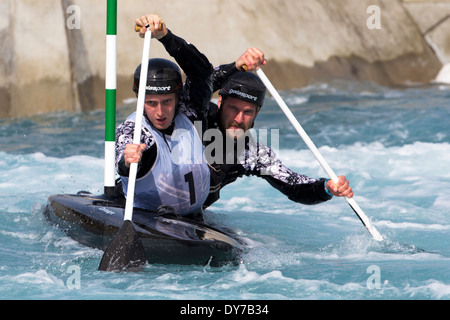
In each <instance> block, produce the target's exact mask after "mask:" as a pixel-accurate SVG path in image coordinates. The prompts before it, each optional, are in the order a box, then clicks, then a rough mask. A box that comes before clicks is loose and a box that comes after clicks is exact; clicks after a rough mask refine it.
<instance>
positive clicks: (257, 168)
mask: <svg viewBox="0 0 450 320" xmlns="http://www.w3.org/2000/svg"><path fill="white" fill-rule="evenodd" d="M240 160H241V163H243V166H244V169H245V171H246V175H255V176H258V177H261V178H263V179H264V180H266V181H267V182H269V184H270V185H271V186H272V187H274V188H276V189H277V190H279V191H280V192H282V193H283V194H285V195H286V196H287V197H288V198H289V199H290V200H292V201H295V202H299V203H302V204H317V203H321V202H324V201H327V200H330V199H331V197H330V196H329V195H328V194H327V193H326V192H325V188H324V182H325V180H326V179H324V178H320V179H315V178H311V177H308V176H306V175H302V174H299V173H296V172H294V171H292V170H291V169H289V168H288V167H286V166H285V165H284V164H283V163H282V162H281V160H280V159H278V158H277V156H276V154H275V152H273V150H272V149H271V148H270V147H268V146H265V145H261V144H250V146H249V148H248V149H247V152H246V156H245V159H240ZM242 161H243V162H242Z"/></svg>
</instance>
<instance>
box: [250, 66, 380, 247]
mask: <svg viewBox="0 0 450 320" xmlns="http://www.w3.org/2000/svg"><path fill="white" fill-rule="evenodd" d="M256 73H257V74H258V76H259V77H260V79H261V81H262V82H263V83H264V85H265V86H266V88H267V90H269V92H270V94H271V95H272V97H273V98H274V99H275V101H276V102H277V103H278V105H279V106H280V108H281V110H283V112H284V113H285V114H286V116H287V118H288V119H289V121H291V123H292V125H293V126H294V128H295V130H297V132H298V134H299V135H300V137H301V138H302V139H303V141H304V142H305V143H306V145H307V146H308V148H309V149H310V150H311V152H312V153H313V154H314V156H315V157H316V159H317V160H318V161H319V163H320V165H321V166H322V168H323V169H324V170H325V172H326V173H327V174H328V176H329V177H330V179H331V180H333V181H334V182H335V183H337V182H338V177H337V175H336V174H335V173H334V171H333V170H332V169H331V167H330V166H329V165H328V163H327V162H326V161H325V159H324V158H323V157H322V155H321V154H320V152H319V150H318V149H317V148H316V146H315V145H314V143H313V142H312V140H311V139H310V138H309V136H308V134H307V133H306V132H305V130H303V128H302V126H301V125H300V123H299V122H298V121H297V119H296V118H295V116H294V115H293V113H292V112H291V110H290V109H289V107H288V106H287V105H286V103H285V102H284V101H283V99H282V98H281V96H280V95H279V94H278V91H277V90H276V89H275V87H274V86H273V85H272V83H271V82H270V81H269V79H268V78H267V76H266V75H265V74H264V72H263V71H262V70H261V68H259V69H257V70H256ZM345 199H346V200H347V202H348V204H349V205H350V206H351V207H352V209H353V211H355V213H356V215H357V216H358V217H359V219H360V220H361V222H362V223H363V225H364V226H365V227H366V228H367V230H368V231H369V233H370V234H371V235H372V237H373V238H374V239H375V240H377V241H382V240H383V237H382V236H381V234H380V233H379V232H378V230H377V229H375V227H374V226H373V225H372V223H371V221H370V220H369V218H368V217H367V216H366V214H365V213H364V212H363V211H362V209H361V208H360V207H359V205H358V204H357V203H356V201H355V200H354V199H353V198H347V197H346V198H345Z"/></svg>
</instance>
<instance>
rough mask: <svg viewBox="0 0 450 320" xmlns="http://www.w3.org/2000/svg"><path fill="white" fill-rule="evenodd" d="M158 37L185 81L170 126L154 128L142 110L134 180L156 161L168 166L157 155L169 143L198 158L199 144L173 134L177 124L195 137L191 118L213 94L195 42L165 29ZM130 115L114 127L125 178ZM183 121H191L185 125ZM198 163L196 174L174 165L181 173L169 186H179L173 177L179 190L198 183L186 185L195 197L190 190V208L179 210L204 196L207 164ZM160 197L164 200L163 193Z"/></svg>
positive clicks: (118, 164)
mask: <svg viewBox="0 0 450 320" xmlns="http://www.w3.org/2000/svg"><path fill="white" fill-rule="evenodd" d="M159 41H160V42H161V43H162V44H163V45H164V47H165V49H166V50H167V52H168V53H169V54H170V55H171V56H172V57H173V58H175V60H176V62H177V63H178V65H179V66H180V67H181V69H182V70H183V71H184V73H185V74H186V81H185V83H184V85H183V89H182V92H181V94H180V101H179V102H178V106H177V111H176V116H175V117H174V121H173V123H172V124H171V126H170V127H169V128H167V129H166V130H163V131H159V130H157V129H156V128H154V127H152V125H151V123H150V121H149V120H148V118H147V117H146V115H145V114H144V118H143V124H144V123H145V125H143V127H142V131H141V143H145V144H146V146H147V148H146V150H145V151H144V152H143V155H142V159H141V161H140V162H139V164H138V173H137V180H140V179H143V178H144V177H145V178H147V179H149V178H148V177H149V172H150V171H154V170H155V168H156V165H162V166H163V167H164V168H163V167H161V168H159V169H158V170H160V171H159V172H160V173H161V172H162V171H164V170H166V169H167V166H168V163H162V162H161V159H162V158H161V157H160V155H161V154H162V153H161V150H160V149H162V148H165V149H166V150H165V151H168V150H170V149H171V147H172V148H173V147H175V149H177V148H178V150H179V151H180V152H185V151H186V152H191V151H192V150H195V152H197V154H196V158H198V156H199V148H194V149H193V148H192V146H191V145H190V146H189V147H190V149H188V144H187V143H186V141H184V142H183V143H180V141H179V140H175V139H176V138H174V135H175V136H176V135H177V134H178V133H177V132H176V131H177V129H178V128H180V129H182V131H185V132H184V133H185V134H186V136H184V137H188V135H190V137H191V138H196V139H197V140H198V139H199V137H198V136H197V134H196V133H195V134H194V130H195V129H194V126H193V125H192V122H194V121H195V120H197V119H200V120H203V119H204V118H205V117H204V112H205V110H206V109H207V107H208V104H209V101H210V100H211V96H212V82H211V76H212V72H213V68H212V65H211V63H210V62H209V61H208V59H207V58H206V56H204V55H203V54H202V53H200V52H199V51H198V50H197V48H196V47H195V46H194V45H192V44H189V43H187V42H186V41H184V40H183V39H181V38H180V37H177V36H176V35H174V34H173V33H172V32H171V31H170V30H168V33H167V35H166V36H165V37H163V38H162V39H160V40H159ZM133 119H134V118H133V116H131V117H130V118H128V119H127V120H125V121H124V122H123V123H122V124H121V125H119V126H118V128H117V129H116V169H117V172H118V174H119V175H120V176H121V179H122V180H126V179H127V177H128V175H129V168H128V167H127V166H126V165H125V160H124V157H123V151H124V150H125V146H126V145H127V144H129V143H133V132H134V126H135V123H134V120H133ZM187 120H188V121H187ZM186 121H187V122H191V123H190V124H189V125H188V124H187V122H186ZM160 138H162V139H163V140H164V139H165V140H164V143H161V139H160ZM169 140H170V142H169ZM198 141H199V140H198ZM198 141H194V140H192V141H191V144H192V143H193V144H194V145H195V144H196V143H197V142H198ZM171 144H173V146H171ZM200 154H201V153H200ZM171 156H172V154H171ZM180 162H181V159H180V161H179V162H178V163H173V164H174V165H176V166H179V165H180ZM171 163H172V158H171ZM201 166H202V168H201V169H199V170H200V171H199V172H201V174H202V175H200V174H197V175H196V174H194V171H193V173H192V176H191V175H190V174H189V172H188V171H189V170H188V169H187V168H186V167H183V168H181V167H178V168H176V170H178V172H179V173H180V174H182V176H179V177H176V179H175V177H174V180H172V181H171V183H172V185H171V187H173V188H176V189H178V188H179V186H178V185H176V182H175V181H181V182H182V183H183V188H181V189H180V190H184V191H186V189H184V188H185V187H191V188H192V185H197V184H198V189H195V190H192V189H189V190H190V191H194V192H195V201H194V197H193V193H190V195H189V203H193V204H192V205H190V207H189V208H184V207H183V208H184V209H182V212H177V213H178V214H182V215H183V214H186V213H188V212H191V211H192V210H194V209H195V208H197V207H198V205H199V203H200V202H201V201H202V199H203V198H204V197H203V194H202V189H203V187H204V186H205V183H208V184H209V181H208V179H207V178H208V177H207V176H206V175H205V171H204V169H205V168H207V164H206V163H202V164H201ZM196 172H197V171H196ZM154 173H155V174H156V171H154ZM155 174H154V175H155ZM194 178H195V179H199V178H200V179H206V180H205V181H206V182H205V181H201V182H200V181H196V180H194ZM122 185H123V186H124V185H125V184H124V183H122ZM140 187H141V185H140ZM138 189H139V188H138V186H137V185H136V192H139V191H140V190H138ZM155 190H156V189H155ZM167 190H168V189H167ZM124 191H126V190H124ZM145 192H148V190H145V191H144V193H145ZM125 195H126V192H125ZM166 196H167V194H166V195H165V196H164V197H165V199H166ZM161 200H164V199H163V198H162V196H161ZM166 200H167V199H166ZM161 202H163V201H161ZM139 203H140V205H141V206H145V209H152V210H153V209H154V206H153V205H151V207H148V206H149V203H148V202H147V201H144V200H142V201H141V200H139ZM164 204H166V203H164ZM167 204H168V203H167ZM172 204H173V203H172ZM180 208H181V207H180Z"/></svg>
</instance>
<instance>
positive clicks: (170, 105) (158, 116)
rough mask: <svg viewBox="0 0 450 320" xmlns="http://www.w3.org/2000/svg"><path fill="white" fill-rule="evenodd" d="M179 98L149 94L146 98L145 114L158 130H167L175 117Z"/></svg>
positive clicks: (172, 94) (169, 95)
mask: <svg viewBox="0 0 450 320" xmlns="http://www.w3.org/2000/svg"><path fill="white" fill-rule="evenodd" d="M176 104H177V97H176V94H175V93H170V94H155V95H151V94H147V95H146V96H145V106H144V107H145V114H146V115H147V117H148V119H149V120H150V121H151V123H152V124H153V126H154V127H155V128H156V129H158V130H164V129H167V128H168V127H169V126H170V124H171V123H172V120H173V117H174V116H175V110H176Z"/></svg>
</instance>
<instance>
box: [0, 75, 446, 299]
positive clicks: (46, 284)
mask: <svg viewBox="0 0 450 320" xmlns="http://www.w3.org/2000/svg"><path fill="white" fill-rule="evenodd" d="M283 97H284V98H285V99H286V102H287V103H288V104H289V105H290V107H291V108H292V110H293V112H294V114H295V115H296V116H297V117H298V119H299V121H300V122H301V123H302V125H303V126H304V128H305V130H306V131H307V132H308V133H309V134H310V136H311V138H312V139H313V141H314V142H315V143H316V144H317V146H318V147H319V150H320V152H321V153H322V154H323V156H324V158H325V159H327V161H328V162H329V163H330V165H331V167H332V168H333V169H334V171H335V172H336V173H337V174H346V175H347V176H348V177H349V179H350V181H351V184H352V186H353V189H354V190H355V199H356V200H357V202H358V204H359V205H360V206H361V208H363V210H364V211H365V213H366V214H367V215H368V216H369V217H370V218H371V219H372V221H373V223H374V225H375V227H376V228H377V229H378V230H379V231H380V232H381V233H382V235H383V236H384V237H385V238H386V240H385V241H383V242H381V243H379V242H376V241H374V240H372V239H371V237H370V235H369V234H368V232H367V231H366V230H365V228H364V227H363V226H362V224H361V222H360V221H359V220H358V218H357V217H356V215H355V214H354V213H353V212H352V211H351V209H350V208H349V207H348V205H347V204H346V201H345V200H343V199H333V200H331V201H329V202H327V203H325V204H321V205H316V206H303V205H299V204H295V203H293V202H291V201H290V200H288V199H287V198H285V197H284V196H283V195H282V194H280V193H279V192H278V191H276V190H274V189H273V188H271V187H270V186H269V185H268V184H267V183H266V182H263V181H262V180H261V179H258V178H242V179H239V180H238V181H237V182H235V183H234V184H232V185H230V186H227V187H226V188H224V189H223V191H222V197H221V200H220V201H219V202H218V203H216V204H215V205H214V207H212V208H211V209H210V210H208V212H207V214H206V219H207V220H209V221H214V222H215V223H222V224H223V225H224V226H226V227H228V228H231V229H233V230H234V231H235V232H237V233H238V234H240V235H241V236H242V237H244V238H245V239H247V241H248V243H249V247H250V249H249V252H248V253H246V254H245V255H244V256H243V263H242V264H241V265H239V266H237V267H233V266H225V267H222V268H210V267H208V266H179V265H151V264H149V265H147V266H146V268H145V270H144V271H143V272H140V273H130V274H128V273H127V274H110V273H102V272H98V271H97V267H98V263H99V261H100V259H101V256H102V252H101V251H99V250H94V249H90V248H87V247H84V246H82V245H80V244H78V243H76V242H75V241H73V240H72V239H70V238H68V237H67V236H66V235H65V234H63V233H62V232H61V231H60V230H59V229H58V228H57V227H55V226H52V225H49V224H48V223H47V222H46V221H45V219H44V218H43V217H42V211H43V206H44V205H45V204H46V199H47V197H48V196H50V195H52V194H57V193H76V192H78V191H79V190H87V191H90V192H92V193H96V194H97V193H101V192H102V190H103V186H102V183H103V159H102V157H103V146H102V143H103V142H102V139H103V127H102V116H103V115H102V113H101V112H92V113H88V114H79V115H73V114H65V113H61V114H57V115H41V116H37V117H34V118H30V119H14V120H0V125H1V129H0V136H1V137H2V142H1V143H0V148H1V150H2V151H0V194H1V199H2V201H1V206H0V298H2V299H122V298H125V299H208V300H209V299H260V300H265V299H283V300H284V299H449V298H450V282H449V277H448V273H449V270H450V250H449V248H448V239H449V236H450V200H449V196H448V194H449V191H448V190H450V170H449V168H450V157H449V154H450V135H449V130H448V123H449V121H448V120H449V119H450V111H449V108H448V105H449V101H450V91H449V90H448V88H446V87H427V88H415V89H408V90H392V89H386V88H379V87H376V86H372V85H368V84H353V83H341V82H338V83H332V84H326V85H324V84H320V85H314V86H311V87H309V88H306V89H304V90H297V91H292V92H289V93H284V94H283ZM132 109H133V106H129V107H125V108H122V109H120V110H119V113H118V121H121V120H123V119H124V117H125V116H126V115H127V114H128V113H129V112H131V110H132ZM258 127H259V128H278V129H280V137H281V141H280V152H279V153H280V157H281V158H282V159H283V161H284V163H285V164H286V165H288V166H289V167H291V168H292V169H294V170H295V171H297V172H300V173H304V174H307V175H310V176H313V177H321V176H324V172H323V171H322V169H321V168H320V166H319V165H318V164H317V161H315V159H314V158H313V156H312V154H311V153H310V152H309V150H307V149H306V147H305V146H304V144H303V143H302V141H301V140H300V138H299V137H298V135H296V133H295V132H294V130H293V129H292V128H291V127H290V126H289V123H288V120H287V119H285V117H284V115H283V114H282V113H281V112H280V111H279V110H278V109H277V106H276V105H275V104H274V103H273V101H269V102H268V103H267V105H266V106H264V109H263V110H262V112H261V114H260V115H259V118H258V121H257V128H258ZM70 267H75V268H78V270H79V272H80V274H79V275H80V277H79V282H78V283H72V282H71V281H72V280H73V278H71V275H73V273H72V272H68V270H70V269H69V268H70ZM371 270H372V271H371ZM373 270H375V271H376V273H375V274H374V273H373V272H374V271H373ZM372 275H375V276H376V277H375V278H374V277H372V278H370V277H371V276H372ZM77 285H79V286H77ZM74 286H75V288H74Z"/></svg>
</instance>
